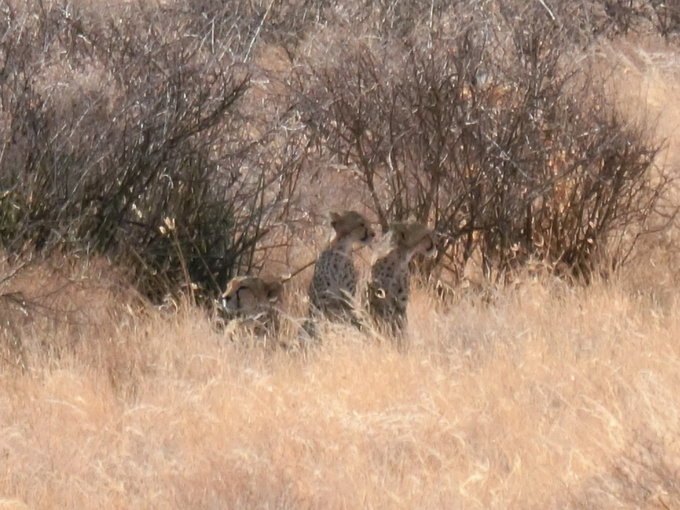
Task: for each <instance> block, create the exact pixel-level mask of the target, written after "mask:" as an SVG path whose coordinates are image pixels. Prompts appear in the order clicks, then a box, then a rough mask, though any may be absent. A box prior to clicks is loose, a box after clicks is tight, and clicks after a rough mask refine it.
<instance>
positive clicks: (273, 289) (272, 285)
mask: <svg viewBox="0 0 680 510" xmlns="http://www.w3.org/2000/svg"><path fill="white" fill-rule="evenodd" d="M282 290H283V284H282V283H281V282H280V281H273V282H269V283H267V284H265V291H266V293H267V299H268V300H269V301H271V302H272V303H274V302H276V301H278V300H279V297H280V296H281V291H282Z"/></svg>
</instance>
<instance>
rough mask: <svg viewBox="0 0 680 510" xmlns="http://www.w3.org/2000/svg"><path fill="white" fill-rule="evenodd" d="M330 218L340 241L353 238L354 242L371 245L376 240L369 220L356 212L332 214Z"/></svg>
mask: <svg viewBox="0 0 680 510" xmlns="http://www.w3.org/2000/svg"><path fill="white" fill-rule="evenodd" d="M330 218H331V226H332V227H333V229H335V234H336V236H337V238H338V239H344V238H351V239H352V240H353V241H354V242H358V243H361V244H369V243H370V242H371V241H373V239H374V238H375V232H374V231H373V229H372V228H371V226H370V224H369V222H368V220H367V219H366V218H364V217H363V216H362V215H361V214H359V213H358V212H356V211H345V212H343V213H336V212H332V213H330Z"/></svg>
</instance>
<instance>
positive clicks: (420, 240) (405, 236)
mask: <svg viewBox="0 0 680 510" xmlns="http://www.w3.org/2000/svg"><path fill="white" fill-rule="evenodd" d="M389 239H390V240H389V242H390V245H391V246H392V247H393V248H401V249H404V250H406V252H407V253H409V256H413V255H415V254H417V253H422V254H423V255H425V256H426V257H434V256H435V255H436V254H437V245H436V243H435V239H434V232H433V231H432V230H430V229H428V228H427V227H425V226H424V225H422V224H421V223H418V222H415V221H414V222H409V223H393V224H392V225H390V238H389Z"/></svg>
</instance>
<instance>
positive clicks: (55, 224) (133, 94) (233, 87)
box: [0, 2, 298, 299]
mask: <svg viewBox="0 0 680 510" xmlns="http://www.w3.org/2000/svg"><path fill="white" fill-rule="evenodd" d="M3 7H4V20H3V27H2V28H1V29H2V31H3V34H4V36H3V37H2V42H1V43H0V77H1V79H0V142H1V144H2V147H3V150H2V152H1V153H0V190H2V195H0V243H2V245H3V246H4V247H5V248H7V249H9V250H10V251H13V252H20V251H24V250H27V249H30V250H39V251H43V252H46V251H53V250H59V251H80V252H86V253H101V254H106V255H108V256H109V257H110V258H111V259H112V260H113V261H114V262H116V263H118V264H121V265H127V266H129V268H130V271H131V273H132V274H131V276H132V278H133V281H135V282H136V284H137V285H138V288H139V289H140V290H141V291H142V292H143V293H144V294H146V295H148V296H150V297H152V298H154V299H159V298H161V297H162V296H163V295H165V294H166V293H167V292H170V291H175V290H177V289H178V287H179V286H181V285H185V284H188V283H190V282H191V283H193V284H194V285H197V286H198V287H200V288H201V289H203V290H204V291H205V292H206V293H207V294H211V293H212V294H214V293H216V292H218V291H219V289H220V288H223V287H224V286H225V283H226V281H227V280H228V279H229V277H230V276H232V275H233V274H234V273H235V272H236V271H238V270H239V269H249V268H250V267H251V266H252V265H253V264H254V263H255V247H256V244H257V243H258V241H260V240H261V239H262V237H263V236H264V235H265V234H266V232H267V229H268V225H269V224H271V222H272V221H274V220H275V219H276V218H277V215H278V213H279V206H280V205H281V204H283V202H284V198H285V197H284V196H283V194H282V191H281V190H283V189H285V190H286V191H287V192H289V193H290V192H291V187H292V186H294V181H293V179H294V174H295V168H296V165H297V164H298V160H297V159H296V158H298V153H297V152H296V147H297V146H296V145H295V143H294V142H293V141H289V142H288V145H289V147H290V146H292V147H293V149H292V150H291V149H290V148H289V149H288V152H286V153H285V154H284V155H285V156H286V158H282V157H281V156H282V154H281V151H279V149H278V148H277V147H279V146H281V145H282V140H281V136H282V135H281V133H280V131H279V132H274V131H273V130H269V131H267V130H264V131H260V132H258V133H257V134H253V133H252V129H251V125H252V123H251V122H250V120H249V118H248V117H247V115H246V113H247V112H244V111H243V110H242V109H241V107H240V105H241V104H242V102H243V98H244V95H245V94H246V92H247V91H248V89H249V86H250V71H249V69H248V68H246V67H245V66H243V65H242V64H239V63H238V61H237V60H235V58H234V56H233V55H232V51H231V49H232V47H231V46H230V41H229V40H226V39H222V40H218V41H214V43H213V44H211V45H206V44H204V43H205V34H202V33H200V32H197V31H196V30H197V27H198V26H199V25H200V24H199V23H198V22H197V16H198V15H197V14H196V13H192V12H190V11H188V10H185V11H182V10H179V11H178V10H177V8H176V7H177V6H174V7H173V9H167V10H165V9H159V8H157V7H154V8H147V7H144V4H140V5H139V6H136V7H135V6H122V7H119V8H118V9H119V12H117V14H116V15H115V16H113V15H111V16H107V15H106V14H98V13H97V12H96V10H95V9H94V8H93V9H89V10H88V9H86V8H77V7H75V6H74V5H72V4H71V3H69V2H63V3H56V4H54V6H53V7H51V8H50V9H47V8H43V4H42V3H41V2H36V3H31V4H29V6H27V7H24V8H23V9H14V8H12V6H11V4H9V3H5V4H4V6H3ZM204 25H205V24H204ZM203 28H204V29H205V30H208V28H209V27H203ZM273 150H276V151H277V154H278V155H279V158H278V160H277V161H278V162H277V163H271V162H272V161H273V160H274V158H273V157H272V156H271V154H270V153H271V151H273Z"/></svg>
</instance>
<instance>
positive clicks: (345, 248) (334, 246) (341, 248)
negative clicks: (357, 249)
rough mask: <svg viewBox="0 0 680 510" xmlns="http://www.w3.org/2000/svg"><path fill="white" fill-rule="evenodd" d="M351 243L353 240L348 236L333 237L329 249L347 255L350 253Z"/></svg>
mask: <svg viewBox="0 0 680 510" xmlns="http://www.w3.org/2000/svg"><path fill="white" fill-rule="evenodd" d="M352 244H353V241H352V239H351V238H349V237H340V238H335V239H334V240H333V242H332V243H331V246H330V249H331V250H332V251H334V252H335V253H341V254H342V255H345V256H346V257H349V256H351V255H352Z"/></svg>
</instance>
